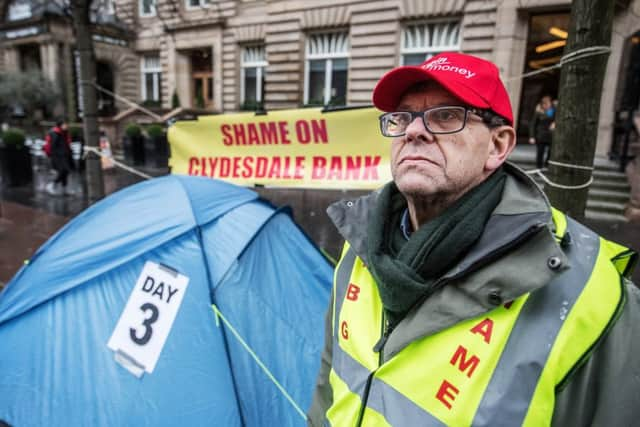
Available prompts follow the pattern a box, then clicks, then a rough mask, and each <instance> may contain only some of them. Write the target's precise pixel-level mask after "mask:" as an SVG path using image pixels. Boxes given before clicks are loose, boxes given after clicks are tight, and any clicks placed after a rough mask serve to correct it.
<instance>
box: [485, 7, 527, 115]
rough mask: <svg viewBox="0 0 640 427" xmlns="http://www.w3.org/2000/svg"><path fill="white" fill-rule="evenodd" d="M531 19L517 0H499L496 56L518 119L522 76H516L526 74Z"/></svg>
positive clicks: (494, 57)
mask: <svg viewBox="0 0 640 427" xmlns="http://www.w3.org/2000/svg"><path fill="white" fill-rule="evenodd" d="M528 27H529V25H528V19H527V16H526V15H525V14H523V13H519V12H518V4H516V3H514V2H509V1H506V2H499V4H498V10H497V14H496V27H495V31H496V33H495V39H494V48H493V59H494V62H495V63H496V65H497V66H498V68H499V69H500V76H501V77H502V78H503V79H505V80H506V81H505V86H506V89H507V92H508V93H509V98H510V99H511V107H512V109H513V117H514V119H515V120H517V118H518V109H519V107H520V95H521V92H522V79H519V78H514V79H513V80H510V79H509V77H515V76H519V75H520V74H522V70H523V69H524V62H525V57H526V55H527V52H526V49H527V31H528Z"/></svg>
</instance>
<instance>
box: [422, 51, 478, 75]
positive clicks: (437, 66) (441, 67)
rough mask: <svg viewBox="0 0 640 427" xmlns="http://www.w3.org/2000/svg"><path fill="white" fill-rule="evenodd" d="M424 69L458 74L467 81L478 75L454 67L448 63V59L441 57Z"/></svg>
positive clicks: (426, 65)
mask: <svg viewBox="0 0 640 427" xmlns="http://www.w3.org/2000/svg"><path fill="white" fill-rule="evenodd" d="M422 68H424V69H427V70H430V71H448V72H453V73H458V74H461V75H463V76H464V77H465V79H470V78H471V77H473V76H475V75H476V73H474V72H472V71H471V70H467V69H466V68H461V67H458V66H456V65H452V64H451V63H450V62H448V59H447V57H445V56H441V57H440V58H438V59H436V60H435V61H431V62H429V63H428V64H424V65H423V66H422Z"/></svg>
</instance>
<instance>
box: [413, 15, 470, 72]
mask: <svg viewBox="0 0 640 427" xmlns="http://www.w3.org/2000/svg"><path fill="white" fill-rule="evenodd" d="M459 50H460V21H444V22H430V23H424V24H414V25H408V26H406V27H405V28H404V30H403V31H402V55H401V61H402V64H401V65H420V64H422V63H423V62H424V61H425V60H427V59H429V58H431V57H432V56H434V55H437V54H438V53H440V52H456V51H459Z"/></svg>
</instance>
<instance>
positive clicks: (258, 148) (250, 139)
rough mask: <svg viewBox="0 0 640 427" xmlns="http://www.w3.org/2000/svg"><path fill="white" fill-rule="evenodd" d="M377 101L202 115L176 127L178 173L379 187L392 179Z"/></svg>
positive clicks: (281, 183) (172, 137) (172, 135)
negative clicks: (360, 105) (335, 106)
mask: <svg viewBox="0 0 640 427" xmlns="http://www.w3.org/2000/svg"><path fill="white" fill-rule="evenodd" d="M379 115H380V112H379V111H378V110H376V109H375V108H358V109H352V110H343V111H333V112H325V113H323V112H322V110H321V109H319V108H305V109H298V110H280V111H273V112H269V113H268V114H266V115H258V116H256V115H255V114H254V113H239V114H224V115H219V116H202V117H200V118H198V120H195V121H183V122H176V123H175V124H174V125H172V126H171V127H170V128H169V134H168V139H169V143H170V145H171V159H170V160H169V164H170V165H171V170H172V172H173V173H178V174H187V175H201V176H208V177H210V178H218V179H222V180H225V181H229V182H233V183H235V184H240V185H246V186H252V185H254V184H260V185H265V186H274V187H300V188H323V189H363V190H364V189H375V188H378V187H381V186H382V185H383V184H384V183H386V182H388V181H390V180H391V172H390V170H389V150H390V144H391V140H390V139H389V138H385V137H383V136H382V135H381V134H380V130H379V125H378V116H379Z"/></svg>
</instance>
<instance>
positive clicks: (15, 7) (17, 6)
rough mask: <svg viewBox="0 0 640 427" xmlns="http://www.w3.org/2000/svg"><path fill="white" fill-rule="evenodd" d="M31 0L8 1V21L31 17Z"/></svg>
mask: <svg viewBox="0 0 640 427" xmlns="http://www.w3.org/2000/svg"><path fill="white" fill-rule="evenodd" d="M31 13H32V12H31V1H30V0H15V1H12V2H11V3H9V11H8V13H7V20H8V21H19V20H21V19H29V18H31Z"/></svg>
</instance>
